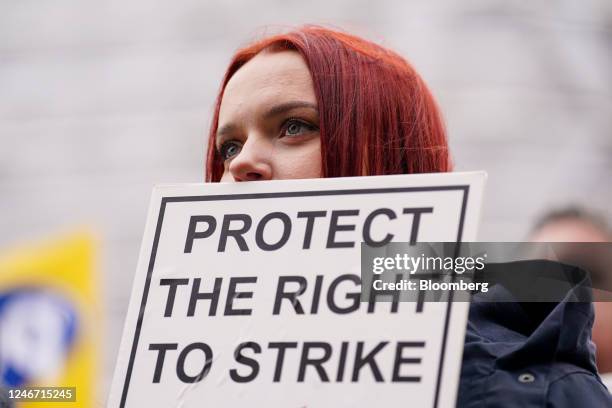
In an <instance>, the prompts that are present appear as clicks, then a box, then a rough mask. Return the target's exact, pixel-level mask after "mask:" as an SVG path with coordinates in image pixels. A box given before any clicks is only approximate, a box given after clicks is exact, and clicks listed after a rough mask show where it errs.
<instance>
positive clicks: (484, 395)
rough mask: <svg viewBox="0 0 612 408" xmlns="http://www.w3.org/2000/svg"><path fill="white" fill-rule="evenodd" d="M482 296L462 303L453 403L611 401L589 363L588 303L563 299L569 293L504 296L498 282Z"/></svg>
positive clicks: (524, 407)
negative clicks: (464, 319) (466, 309)
mask: <svg viewBox="0 0 612 408" xmlns="http://www.w3.org/2000/svg"><path fill="white" fill-rule="evenodd" d="M482 295H484V294H479V295H476V296H475V297H474V299H473V301H472V304H471V307H470V314H469V322H468V327H467V333H466V339H465V348H464V351H463V366H462V371H461V380H460V386H459V395H458V400H457V406H458V407H461V408H464V407H465V408H468V407H521V408H530V407H542V408H544V407H546V408H548V407H567V408H576V407H578V408H587V407H612V396H611V394H610V393H609V392H608V390H607V389H606V387H605V386H604V385H603V383H602V382H601V379H600V378H599V375H598V373H597V368H596V365H595V346H594V345H593V343H592V341H591V328H592V326H593V319H594V311H593V305H592V303H590V302H573V301H569V300H568V299H570V297H571V296H572V295H571V293H568V295H567V296H568V297H567V298H566V299H564V300H563V301H561V302H558V303H552V302H548V303H527V302H524V303H519V302H508V301H507V300H508V299H509V298H511V297H512V293H510V292H509V291H508V290H507V289H506V288H505V287H503V286H502V285H496V286H494V287H493V288H492V290H490V291H489V292H488V293H487V294H486V296H487V298H484V297H483V296H482ZM491 298H497V299H500V300H504V301H501V302H491V301H490V300H491Z"/></svg>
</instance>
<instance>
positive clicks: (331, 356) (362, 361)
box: [108, 172, 486, 408]
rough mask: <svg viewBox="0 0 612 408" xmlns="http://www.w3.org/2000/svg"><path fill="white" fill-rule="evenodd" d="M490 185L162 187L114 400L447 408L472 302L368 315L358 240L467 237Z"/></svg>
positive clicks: (370, 180)
mask: <svg viewBox="0 0 612 408" xmlns="http://www.w3.org/2000/svg"><path fill="white" fill-rule="evenodd" d="M485 178H486V175H485V173H482V172H475V173H448V174H424V175H404V176H380V177H351V178H332V179H316V180H287V181H271V182H254V183H235V184H225V183H216V184H189V185H186V184H185V185H169V186H159V187H156V188H155V189H154V191H153V196H152V199H151V207H150V210H149V215H148V218H147V224H146V229H145V233H144V238H143V243H142V248H141V254H140V259H139V263H138V270H137V272H136V276H135V279H134V286H133V290H132V296H131V300H130V306H129V310H128V314H127V319H126V324H125V328H124V333H123V338H122V342H121V347H120V351H119V356H118V360H117V366H116V369H115V375H114V379H113V386H112V390H111V394H110V398H109V403H108V406H109V407H178V406H180V407H184V408H190V407H246V406H249V407H259V406H262V407H263V406H266V407H295V408H298V407H372V406H386V407H400V406H401V407H405V406H407V404H408V405H410V406H418V407H451V406H454V405H455V398H456V391H457V385H458V379H459V371H460V367H461V353H462V349H463V341H464V334H465V326H466V322H467V312H468V306H469V304H468V303H465V302H463V303H461V302H455V303H453V302H446V303H445V302H440V303H426V304H425V305H424V306H423V307H421V308H417V307H416V306H415V303H408V302H402V303H400V304H399V307H398V310H396V311H395V312H393V311H392V308H391V303H388V302H376V303H375V304H374V305H373V308H372V309H373V310H372V309H371V308H370V307H369V305H368V303H367V302H360V301H359V293H360V285H359V276H360V243H361V242H362V241H363V240H364V235H366V236H367V238H369V239H371V240H381V239H382V238H383V237H386V236H388V234H391V235H392V236H393V241H394V242H408V241H410V240H411V238H412V239H413V240H414V239H415V238H416V239H417V240H418V241H420V242H425V241H452V242H454V241H464V242H466V241H475V239H476V228H477V223H478V218H479V213H480V206H481V199H482V194H483V186H484V181H485ZM381 208H386V209H390V210H391V211H392V212H393V214H394V215H395V217H393V216H389V214H390V213H389V212H388V211H385V212H384V213H385V214H386V215H385V216H376V217H373V216H372V214H373V213H374V214H378V215H380V212H379V213H375V211H376V210H378V209H381ZM368 216H370V218H369V222H367V220H368Z"/></svg>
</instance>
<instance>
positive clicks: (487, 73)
mask: <svg viewBox="0 0 612 408" xmlns="http://www.w3.org/2000/svg"><path fill="white" fill-rule="evenodd" d="M289 3H290V2H285V1H273V0H260V1H257V2H246V1H245V2H233V1H220V0H217V1H195V0H185V1H182V2H168V1H144V0H132V1H119V0H110V1H77V0H4V1H2V2H0V231H2V234H0V248H2V247H6V246H8V245H9V244H11V243H15V242H20V241H28V240H32V239H36V238H38V237H41V236H47V235H49V234H52V233H53V232H54V231H58V230H63V229H66V228H68V227H70V226H72V225H81V224H85V225H91V226H92V227H93V228H95V229H96V230H97V231H98V233H99V237H100V238H101V240H102V244H103V248H102V250H103V252H102V260H101V261H102V264H101V270H102V272H103V276H104V283H105V287H104V296H105V302H106V303H105V305H106V306H105V307H106V312H107V314H108V316H109V319H108V322H107V328H106V329H107V330H106V332H107V336H106V339H105V344H106V349H105V350H104V353H105V359H104V364H105V365H104V369H105V370H104V378H103V384H102V389H103V394H105V391H106V389H107V387H108V382H109V381H110V378H111V374H112V369H113V366H114V361H115V355H116V351H117V347H118V344H119V339H120V335H121V329H122V325H123V318H124V314H125V311H126V307H127V302H128V297H129V293H130V287H131V282H132V277H133V274H134V270H135V266H136V259H137V255H138V251H139V247H140V239H141V234H142V232H143V226H144V220H145V215H146V209H147V206H148V200H149V194H150V192H151V188H152V186H153V185H154V184H156V183H162V182H198V181H201V180H202V178H203V151H204V149H205V134H206V131H207V128H208V124H209V117H210V114H211V111H212V105H213V100H214V97H215V92H216V90H217V87H218V85H219V82H220V80H221V76H222V73H223V71H224V68H225V66H226V64H227V63H228V62H229V59H230V56H231V54H232V53H233V51H234V50H235V49H236V48H237V47H239V46H240V45H243V44H245V43H247V42H248V41H249V40H250V39H253V38H254V37H256V36H257V35H261V34H264V33H266V32H276V31H278V30H279V29H282V28H283V27H288V26H291V25H295V24H300V23H306V22H310V23H321V24H328V25H332V26H336V27H341V28H344V29H347V30H349V31H352V32H354V33H356V34H360V35H363V36H366V37H368V38H371V39H373V40H376V41H378V42H381V43H383V44H385V45H387V46H389V47H391V48H394V49H396V50H397V51H399V52H400V53H401V54H403V55H404V56H405V57H406V58H407V59H408V60H410V61H411V62H412V63H413V64H414V65H415V66H416V67H417V69H418V71H419V72H421V73H422V75H423V76H424V77H425V79H426V80H427V81H428V83H429V84H430V86H431V88H432V89H433V91H434V93H435V94H436V96H437V97H438V100H439V102H440V104H441V106H442V109H443V111H444V113H445V116H446V120H447V126H448V130H449V135H450V141H451V146H452V149H453V154H454V160H455V164H456V169H457V170H479V169H484V170H487V171H488V173H489V182H488V186H487V193H486V199H485V200H486V201H485V203H484V208H485V211H484V215H483V220H482V221H483V222H482V227H481V234H480V237H481V239H482V240H491V241H504V240H520V239H521V238H522V237H523V236H524V234H525V233H526V231H527V230H528V228H529V225H530V223H531V222H532V220H533V218H534V217H535V216H536V215H538V214H539V213H541V212H542V211H543V210H545V209H547V208H549V207H550V206H558V205H563V204H565V203H568V202H578V203H583V204H586V205H587V206H589V207H591V208H594V209H599V210H601V211H603V212H604V214H606V215H607V216H608V217H612V206H610V204H609V203H610V202H612V188H611V186H612V181H611V180H612V134H611V132H612V53H611V50H612V3H610V2H609V1H608V0H583V1H579V2H577V1H569V0H568V1H543V2H522V1H508V0H497V1H493V0H466V1H455V0H444V1H437V2H431V1H428V0H422V1H401V0H398V1H378V2H372V1H366V0H352V1H349V0H344V1H334V2H330V1H320V0H313V1H309V2H301V4H289ZM103 398H104V397H101V399H103ZM102 405H103V401H101V402H100V406H102Z"/></svg>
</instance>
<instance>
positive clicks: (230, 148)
mask: <svg viewBox="0 0 612 408" xmlns="http://www.w3.org/2000/svg"><path fill="white" fill-rule="evenodd" d="M241 148H242V146H241V145H240V143H239V142H236V141H233V140H230V141H228V142H225V143H223V144H222V145H221V148H219V154H220V155H221V157H222V158H223V160H224V161H225V160H229V159H231V158H232V157H234V156H236V155H238V153H240V149H241Z"/></svg>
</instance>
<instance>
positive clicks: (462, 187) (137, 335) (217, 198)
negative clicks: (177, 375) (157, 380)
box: [119, 185, 470, 408]
mask: <svg viewBox="0 0 612 408" xmlns="http://www.w3.org/2000/svg"><path fill="white" fill-rule="evenodd" d="M449 190H462V191H463V201H462V203H461V214H460V215H459V228H458V231H457V241H456V242H461V237H462V236H463V224H464V221H465V212H466V207H467V199H468V194H469V191H470V186H469V185H456V186H436V187H388V188H364V189H348V190H319V191H292V192H277V193H253V194H231V195H228V194H225V195H209V196H182V197H162V199H161V205H160V208H159V215H158V217H157V226H156V227H155V237H154V238H153V246H152V249H151V256H150V258H149V268H148V271H147V278H146V280H145V285H144V289H143V294H142V300H141V302H140V312H139V314H138V321H137V323H136V331H135V332H134V341H133V342H132V350H131V352H130V361H129V363H128V368H127V372H126V375H125V382H124V384H123V391H122V393H121V402H120V404H119V407H120V408H125V402H126V400H127V393H128V389H129V386H130V379H131V376H132V369H133V368H134V360H135V358H136V350H137V349H138V340H139V338H140V329H141V328H142V320H143V318H144V312H145V307H146V305H147V298H148V296H149V287H150V286H151V275H152V274H153V268H154V267H155V256H156V254H157V246H158V244H159V237H160V235H161V229H162V224H163V221H164V213H165V211H166V204H167V203H184V202H193V201H233V200H255V199H261V198H289V197H316V196H331V195H351V194H389V193H416V192H425V191H449ZM452 304H453V292H452V291H450V293H449V299H448V304H447V308H446V319H445V322H444V330H443V332H442V339H443V340H442V349H441V350H440V364H439V366H438V379H437V380H436V395H435V397H434V404H433V408H437V407H438V400H439V394H440V385H441V382H442V368H443V366H444V356H445V352H446V339H447V336H448V325H449V321H450V315H451V311H452V310H451V309H452Z"/></svg>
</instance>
